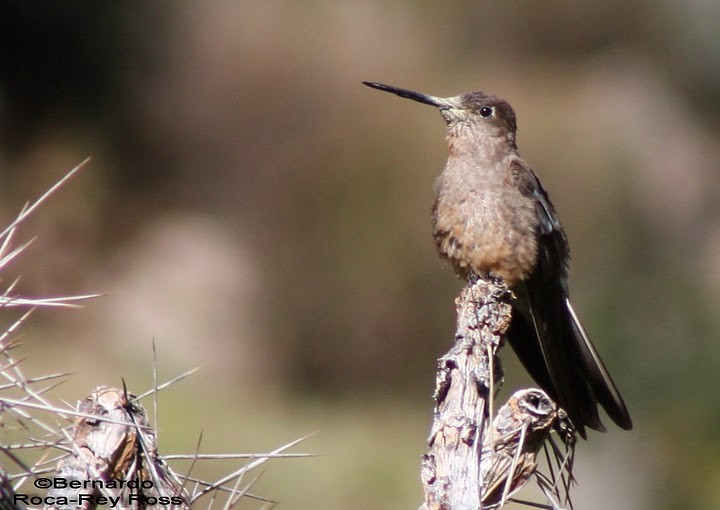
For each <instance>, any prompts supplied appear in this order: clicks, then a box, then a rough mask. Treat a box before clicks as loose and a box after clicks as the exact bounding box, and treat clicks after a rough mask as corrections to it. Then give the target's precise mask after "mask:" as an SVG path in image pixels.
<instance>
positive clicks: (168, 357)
mask: <svg viewBox="0 0 720 510" xmlns="http://www.w3.org/2000/svg"><path fill="white" fill-rule="evenodd" d="M0 5H1V12H0V167H1V168H2V172H0V179H2V182H1V184H0V213H2V218H4V219H3V220H2V221H3V222H8V221H10V219H11V218H12V215H13V214H15V213H16V212H17V210H18V209H19V208H20V207H21V206H22V204H23V203H24V202H25V201H26V200H29V199H31V198H33V197H35V196H37V195H38V194H39V193H41V192H42V191H44V190H45V189H46V188H47V187H48V186H49V185H50V184H52V183H53V182H54V181H55V180H57V179H58V178H59V177H60V176H61V175H62V174H64V173H65V172H66V171H67V170H69V169H70V168H72V167H73V166H75V164H77V163H78V162H79V161H81V160H83V159H84V158H85V157H86V156H88V155H91V156H92V157H93V161H92V163H91V164H90V165H89V166H88V167H87V168H85V169H84V170H83V171H82V173H81V174H80V175H79V176H77V178H75V179H74V181H73V182H72V183H70V185H68V186H67V187H66V188H65V189H63V190H62V191H61V192H60V193H59V194H58V195H57V196H56V197H55V198H54V199H53V200H52V202H51V203H49V204H48V205H47V206H46V207H44V208H43V209H42V210H41V211H40V212H39V213H38V214H37V215H36V216H35V218H34V219H33V221H32V222H31V223H30V224H29V225H28V226H27V227H25V229H24V231H23V234H24V236H25V238H29V237H31V236H33V235H35V234H37V235H39V239H38V241H37V242H36V243H35V245H34V246H33V248H32V250H31V253H29V254H28V255H27V256H25V257H24V258H23V260H22V261H19V262H18V263H16V264H15V265H14V266H13V268H12V269H13V270H14V271H16V273H15V274H23V280H22V282H21V286H20V288H21V290H22V292H23V294H26V295H46V294H50V295H56V294H69V293H85V292H96V291H97V292H107V293H109V296H107V297H105V298H103V299H101V300H97V301H95V302H93V303H91V304H90V305H89V306H88V308H87V309H85V310H83V311H79V312H74V311H71V312H58V311H41V312H39V313H38V314H37V315H36V316H35V317H34V319H33V321H32V322H31V324H30V325H29V326H28V327H27V328H26V329H25V339H24V342H25V346H24V349H25V350H26V351H27V354H29V355H30V356H31V357H30V359H29V360H28V362H27V363H28V367H31V369H32V370H35V371H38V372H39V371H43V370H46V371H50V370H59V369H62V370H77V371H78V372H79V373H78V374H77V375H75V376H74V377H73V379H72V381H71V383H70V384H68V385H66V386H64V387H63V388H62V389H61V390H59V392H58V393H59V394H60V395H61V396H62V397H64V398H66V399H67V400H69V401H74V400H76V399H78V398H80V397H82V396H84V395H85V394H86V393H88V392H89V391H90V390H91V389H92V388H93V387H94V386H96V385H98V384H111V385H118V384H120V378H121V377H124V378H125V379H126V380H127V381H128V383H129V385H130V387H131V389H133V390H134V391H137V392H140V391H142V390H144V389H146V388H147V387H149V386H150V385H151V381H152V377H151V372H152V369H151V366H152V352H151V342H152V341H153V339H154V340H155V341H156V343H157V345H158V350H159V359H160V372H161V376H162V377H163V378H165V379H169V378H171V377H172V376H174V375H176V374H177V373H179V372H181V371H183V370H185V369H187V368H189V367H192V366H194V365H196V364H202V365H204V368H203V369H202V371H201V372H200V374H199V375H196V376H194V377H193V378H191V379H190V380H187V381H185V382H183V383H181V384H179V385H178V386H176V387H175V388H172V389H170V390H169V391H167V392H166V393H164V394H163V395H162V399H161V402H160V404H161V407H160V410H161V416H160V420H161V421H160V428H161V431H160V434H161V435H160V437H161V443H160V447H161V450H162V451H164V452H170V451H192V450H193V449H194V445H195V442H196V439H197V435H198V434H199V431H200V430H201V429H204V431H205V432H204V437H205V439H204V445H203V450H204V451H209V452H218V451H265V450H268V449H271V448H273V447H276V446H278V445H280V444H282V443H284V442H287V441H289V440H291V439H294V438H296V437H299V436H301V435H304V434H306V433H309V432H313V431H317V435H316V436H314V437H313V438H312V439H310V440H308V441H307V442H306V443H304V445H303V446H302V447H301V448H300V450H303V451H312V452H317V453H320V454H322V456H321V457H319V458H315V459H307V460H284V461H275V462H272V463H271V464H270V465H269V466H268V467H267V468H266V471H265V473H264V474H263V476H262V478H261V480H260V482H259V484H258V485H257V486H256V487H255V489H254V492H256V493H260V494H262V495H265V496H268V497H271V498H274V499H278V500H280V502H281V508H285V509H287V510H294V509H305V508H314V509H318V510H323V509H335V508H344V509H358V510H360V509H367V508H375V509H390V508H393V509H395V508H415V507H416V506H417V504H418V503H419V502H420V500H421V497H422V495H421V489H420V485H419V481H418V472H419V460H420V454H421V453H422V452H423V451H424V449H425V444H424V441H425V437H426V435H427V433H428V431H429V425H430V420H431V400H430V394H431V392H432V389H433V381H434V361H435V359H436V358H437V357H438V356H439V355H441V354H442V353H443V352H444V350H445V349H447V347H448V346H449V344H450V341H451V339H452V332H453V326H454V323H453V321H454V317H453V298H454V296H455V295H456V293H457V292H458V290H459V288H460V286H461V284H460V282H459V281H458V280H457V279H456V278H455V277H454V276H452V273H451V271H450V270H448V269H447V268H445V267H443V266H442V265H441V264H440V263H439V262H438V261H437V259H436V256H435V254H434V249H433V246H432V241H431V238H430V227H429V208H430V202H431V199H432V182H433V179H434V176H435V175H436V174H437V173H438V172H439V170H440V169H441V168H442V165H443V164H444V160H445V152H446V148H445V144H444V141H443V137H444V125H443V122H442V120H441V118H440V116H439V115H438V114H437V112H434V111H432V109H430V108H426V107H422V106H420V105H417V104H413V103H410V102H407V101H402V100H400V99H398V98H395V97H392V96H389V95H383V94H380V93H378V92H375V91H372V90H369V89H367V88H365V87H363V86H362V85H361V84H360V81H361V80H377V81H382V82H385V83H390V84H394V85H398V86H403V87H407V88H413V89H416V90H420V91H423V92H428V93H431V94H436V95H445V96H449V95H455V94H458V93H460V92H464V91H468V90H473V89H483V90H486V91H488V92H492V93H496V94H498V95H500V96H502V97H505V98H506V99H508V100H509V101H510V102H511V103H512V104H513V105H514V106H515V108H516V110H517V112H518V117H519V126H520V128H519V146H520V149H521V152H522V154H523V156H524V157H525V158H526V159H527V160H528V161H529V162H530V164H531V165H532V166H533V167H534V168H535V170H536V171H537V173H538V174H539V175H540V177H541V179H542V180H543V183H544V184H545V186H546V188H547V189H548V191H549V192H550V195H551V196H552V198H553V200H554V202H555V205H556V207H557V209H558V211H559V214H560V216H561V218H562V220H563V222H564V224H565V227H566V229H567V231H568V235H569V237H570V241H571V244H572V247H573V254H574V265H573V280H572V290H573V293H574V299H575V302H576V307H577V308H578V310H579V311H580V313H581V315H582V316H583V318H584V321H585V323H586V326H587V328H588V329H589V331H590V332H591V334H592V336H593V338H594V340H595V343H596V345H597V346H598V347H599V349H600V350H601V351H602V353H603V355H604V357H605V359H606V361H607V364H608V365H609V367H610V369H611V372H612V373H613V375H614V377H615V379H616V381H617V382H618V384H619V386H620V387H621V388H622V390H623V392H624V394H625V396H626V400H627V401H628V404H629V406H630V409H631V412H632V414H633V418H634V420H635V423H636V430H634V431H633V432H632V433H623V432H620V431H618V430H612V431H611V432H610V433H608V434H596V433H595V434H592V435H591V437H590V441H589V442H588V443H582V444H581V445H580V451H579V453H578V463H577V469H576V477H577V478H578V480H579V482H580V485H579V487H578V488H577V490H576V491H575V504H576V508H582V509H585V510H592V509H601V508H603V509H604V508H615V509H644V508H648V509H649V508H653V509H663V510H672V509H679V508H700V509H704V508H707V509H716V508H717V507H718V505H719V504H720V460H718V459H720V442H718V440H717V438H718V434H717V431H718V430H719V428H720V400H719V399H718V397H717V394H718V388H719V387H720V377H718V375H717V374H718V371H717V369H716V367H717V365H718V363H719V362H720V342H718V341H717V340H718V337H719V336H720V320H719V319H718V314H717V310H718V303H720V269H719V268H720V200H718V193H719V192H720V175H719V174H718V170H719V169H718V164H717V161H718V158H719V157H720V154H719V152H720V150H719V148H718V143H717V139H718V135H719V134H720V26H719V25H720V22H718V20H720V3H716V2H703V1H700V0H690V1H689V2H683V3H679V2H672V1H667V0H666V1H659V2H648V1H640V0H636V1H630V2H627V1H623V2H620V1H617V0H609V1H606V2H590V1H569V0H552V1H546V2H512V1H505V2H485V1H477V0H473V1H470V0H456V1H450V2H443V3H439V2H438V3H435V2H413V1H409V0H405V1H401V2H394V3H389V2H380V1H371V2H351V1H343V2H329V1H307V2H298V1H296V2H292V1H288V0H270V1H268V0H263V1H260V0H245V1H234V2H233V1H225V2H221V1H219V2H202V1H199V0H194V1H193V0H183V1H175V2H170V1H168V0H166V1H158V2H152V3H147V2H137V1H130V2H97V1H93V2H82V1H81V2H72V3H67V2H63V3H56V2H45V3H39V2H32V1H20V0H17V1H7V0H6V1H4V2H2V4H0ZM15 274H13V275H3V281H4V282H5V283H9V281H11V280H12V278H13V277H14V276H15ZM504 358H505V359H506V363H505V364H506V368H507V370H508V374H507V382H506V390H505V391H509V390H512V389H514V388H517V387H518V386H520V385H523V384H526V383H527V382H528V381H527V379H525V378H524V376H523V375H521V373H522V371H521V370H520V369H519V366H518V365H517V364H516V362H515V360H514V359H512V354H511V352H510V350H507V352H505V354H504ZM29 369H30V368H29ZM191 403H192V405H191ZM207 469H208V471H207V472H208V473H211V472H212V471H213V470H215V469H219V466H218V465H213V466H212V467H209V468H207ZM208 476H212V475H211V474H208ZM256 506H257V505H252V504H248V506H247V508H255V507H256Z"/></svg>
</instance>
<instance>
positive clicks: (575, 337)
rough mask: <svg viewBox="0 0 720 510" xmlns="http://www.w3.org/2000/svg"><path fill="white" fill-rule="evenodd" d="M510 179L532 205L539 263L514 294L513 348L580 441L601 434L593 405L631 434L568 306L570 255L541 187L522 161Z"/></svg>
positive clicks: (615, 393) (618, 401) (623, 409)
mask: <svg viewBox="0 0 720 510" xmlns="http://www.w3.org/2000/svg"><path fill="white" fill-rule="evenodd" d="M513 174H514V175H515V176H516V179H517V185H518V188H519V189H520V191H521V192H522V193H523V194H524V195H525V196H527V197H530V198H533V199H534V200H535V204H536V211H537V215H538V216H537V217H538V258H537V263H536V267H535V270H534V271H533V273H532V274H531V275H530V277H529V278H528V279H527V280H526V281H525V283H524V288H522V289H519V292H517V293H518V294H519V296H520V299H519V300H518V306H517V308H518V309H519V310H520V312H521V315H522V316H523V318H522V319H521V321H519V322H520V323H519V324H517V325H515V327H514V331H513V328H511V331H510V341H511V344H512V345H513V347H514V348H515V351H516V353H517V354H518V357H519V358H520V360H521V361H522V362H523V364H524V365H525V366H526V367H527V368H528V371H529V372H530V374H531V375H532V376H533V377H534V378H535V379H536V381H537V382H538V383H539V384H540V385H543V384H544V382H545V383H546V382H547V380H548V379H549V381H550V382H551V384H552V388H551V389H550V393H551V394H552V395H553V396H554V397H555V398H557V400H558V403H559V404H560V406H561V407H562V408H563V409H565V410H566V411H567V413H568V414H569V415H570V418H571V420H572V421H573V423H574V424H575V425H576V427H577V428H578V432H579V433H580V434H581V435H583V436H584V429H583V425H586V426H588V427H591V428H594V429H596V430H604V426H603V425H602V422H601V421H600V417H599V415H598V412H597V403H600V404H601V405H602V406H603V407H604V408H605V409H606V411H607V412H608V415H609V416H610V417H611V418H612V419H613V421H615V422H616V423H617V424H618V425H619V426H621V427H623V428H630V427H631V422H630V418H629V415H628V412H627V409H626V407H625V404H624V402H623V400H622V398H621V397H620V393H619V391H618V390H617V388H616V386H615V384H614V382H613V381H612V379H611V378H610V375H609V374H608V372H607V369H606V368H605V366H604V364H603V363H602V360H601V359H600V357H599V355H598V354H597V351H596V350H595V348H594V346H593V345H592V343H591V342H590V339H589V338H588V336H587V333H586V332H585V330H584V328H583V327H582V325H581V324H580V321H579V320H578V318H577V316H576V314H575V312H574V310H573V309H572V307H571V306H570V304H569V301H568V275H569V262H570V251H569V248H568V242H567V237H566V236H565V232H564V230H563V228H562V225H561V224H560V221H559V219H558V217H557V214H556V213H555V208H554V207H553V205H552V203H551V202H550V199H549V197H548V195H547V193H546V192H545V190H544V189H543V187H542V185H541V184H540V181H539V180H538V179H537V177H536V176H535V174H534V173H533V171H532V170H531V169H530V168H529V167H528V166H527V165H526V164H525V163H524V162H523V161H522V160H520V159H517V160H515V161H514V162H513ZM528 319H529V320H528ZM522 322H525V324H521V323H522ZM528 332H534V333H535V335H534V336H535V341H533V340H532V339H530V338H527V335H528ZM521 335H522V336H525V338H521ZM532 344H534V345H532ZM538 353H540V354H541V355H542V359H543V361H544V365H545V367H544V368H545V370H546V374H543V373H541V372H542V368H543V367H541V366H539V365H541V363H540V362H539V361H538V360H537V359H536V358H537V355H538ZM533 372H534V373H533ZM536 374H539V376H538V375H536ZM544 389H546V388H544ZM546 391H547V389H546Z"/></svg>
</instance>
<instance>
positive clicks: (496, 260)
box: [432, 174, 538, 286]
mask: <svg viewBox="0 0 720 510" xmlns="http://www.w3.org/2000/svg"><path fill="white" fill-rule="evenodd" d="M498 181H499V182H498ZM498 181H495V182H494V181H493V179H492V177H490V178H488V179H486V180H485V181H482V180H480V179H467V178H466V179H463V178H457V176H453V175H452V174H449V175H443V176H441V178H440V179H438V182H437V183H436V198H435V203H434V205H433V215H432V216H433V236H434V239H435V244H436V245H437V249H438V252H439V254H440V256H441V257H442V258H445V259H447V260H448V261H449V262H450V263H451V264H452V265H453V267H454V268H455V270H456V272H457V273H458V274H460V275H461V276H463V277H467V276H468V274H469V273H471V272H474V273H477V274H487V273H493V274H495V275H497V276H502V277H503V278H504V279H505V280H506V281H507V283H508V284H509V285H510V286H513V285H515V284H516V283H518V282H519V281H521V280H524V279H526V278H527V277H528V276H529V274H530V273H531V272H532V271H533V269H534V267H535V263H536V259H537V221H538V219H537V213H536V210H535V204H534V203H533V201H532V200H531V199H530V198H528V197H525V196H523V195H522V194H521V193H520V192H519V190H517V189H515V188H513V187H511V186H509V185H508V184H507V183H506V182H505V181H504V180H498Z"/></svg>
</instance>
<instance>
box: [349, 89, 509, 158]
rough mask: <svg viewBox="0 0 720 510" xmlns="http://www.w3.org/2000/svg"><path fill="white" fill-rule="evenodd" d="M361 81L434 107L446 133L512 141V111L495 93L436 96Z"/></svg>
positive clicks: (454, 135)
mask: <svg viewBox="0 0 720 510" xmlns="http://www.w3.org/2000/svg"><path fill="white" fill-rule="evenodd" d="M363 83H364V84H365V85H367V86H368V87H372V88H374V89H378V90H383V91H385V92H392V93H393V94H396V95H398V96H400V97H404V98H406V99H412V100H413V101H417V102H419V103H423V104H428V105H431V106H434V107H436V108H437V109H438V110H440V114H441V115H442V116H443V119H445V122H446V123H447V126H448V135H449V136H450V137H455V138H456V137H460V136H464V137H468V138H471V139H478V138H486V137H489V138H500V139H502V140H503V141H506V142H507V143H509V144H510V145H512V146H514V145H515V132H516V130H517V123H516V120H515V111H514V110H513V109H512V107H511V106H510V104H509V103H508V102H507V101H505V100H503V99H500V98H499V97H496V96H491V95H489V94H485V93H484V92H467V93H465V94H461V95H459V96H454V97H436V96H431V95H428V94H422V93H420V92H414V91H412V90H406V89H401V88H398V87H393V86H391V85H384V84H382V83H375V82H368V81H364V82H363Z"/></svg>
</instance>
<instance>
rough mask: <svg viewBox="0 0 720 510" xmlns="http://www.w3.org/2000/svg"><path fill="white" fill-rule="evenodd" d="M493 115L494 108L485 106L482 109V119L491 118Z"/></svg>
mask: <svg viewBox="0 0 720 510" xmlns="http://www.w3.org/2000/svg"><path fill="white" fill-rule="evenodd" d="M492 114H493V108H492V107H490V106H483V107H482V108H480V116H481V117H486V118H487V117H490V116H492Z"/></svg>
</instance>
